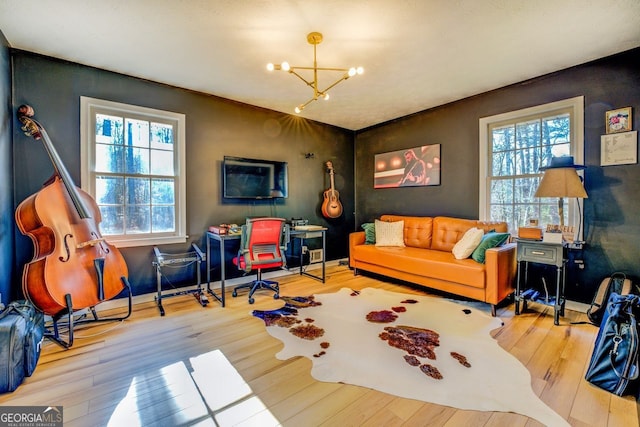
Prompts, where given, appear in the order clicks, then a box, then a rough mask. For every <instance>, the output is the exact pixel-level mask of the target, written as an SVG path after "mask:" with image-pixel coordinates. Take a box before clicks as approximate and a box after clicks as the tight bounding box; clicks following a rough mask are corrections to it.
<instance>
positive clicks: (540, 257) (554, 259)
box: [518, 242, 562, 266]
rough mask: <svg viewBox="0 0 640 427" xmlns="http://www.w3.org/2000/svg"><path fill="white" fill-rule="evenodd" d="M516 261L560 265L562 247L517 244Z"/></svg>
mask: <svg viewBox="0 0 640 427" xmlns="http://www.w3.org/2000/svg"><path fill="white" fill-rule="evenodd" d="M518 261H528V262H539V263H542V264H551V265H556V266H559V265H562V245H557V246H556V245H543V244H535V243H534V244H528V243H522V242H518Z"/></svg>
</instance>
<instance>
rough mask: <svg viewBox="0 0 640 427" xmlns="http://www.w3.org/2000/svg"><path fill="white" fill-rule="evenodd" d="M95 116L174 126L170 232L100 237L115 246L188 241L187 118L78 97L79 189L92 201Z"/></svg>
mask: <svg viewBox="0 0 640 427" xmlns="http://www.w3.org/2000/svg"><path fill="white" fill-rule="evenodd" d="M96 113H102V114H105V113H106V114H113V115H120V116H124V117H136V118H145V119H147V120H150V121H151V120H161V121H169V122H170V123H172V125H173V126H174V131H175V134H174V154H175V156H174V161H175V165H174V172H175V174H174V175H173V176H172V178H174V179H175V191H176V194H175V201H176V207H175V215H176V217H175V225H176V229H175V230H174V231H173V232H171V233H166V232H163V233H147V234H140V235H135V234H127V235H109V236H103V237H105V239H106V240H107V241H108V242H109V243H110V244H113V245H115V246H116V247H134V246H150V245H162V244H171V243H184V242H186V241H187V239H188V236H187V233H186V231H187V226H186V223H187V220H186V206H187V202H186V193H187V192H186V188H187V187H186V153H185V145H186V144H185V141H186V129H185V124H186V117H185V115H184V114H181V113H174V112H170V111H162V110H156V109H153V108H146V107H139V106H135V105H129V104H122V103H119V102H113V101H106V100H102V99H96V98H89V97H86V96H81V97H80V155H81V183H82V189H83V190H84V191H85V192H87V193H88V194H90V195H91V197H93V198H95V191H96V189H95V182H96V181H95V177H96V172H95V164H96V162H95V133H96V132H95V129H96V128H95V117H96Z"/></svg>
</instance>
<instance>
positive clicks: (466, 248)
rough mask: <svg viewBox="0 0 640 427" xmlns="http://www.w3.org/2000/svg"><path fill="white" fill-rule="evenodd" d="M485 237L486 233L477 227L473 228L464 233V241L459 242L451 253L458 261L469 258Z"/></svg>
mask: <svg viewBox="0 0 640 427" xmlns="http://www.w3.org/2000/svg"><path fill="white" fill-rule="evenodd" d="M483 236H484V231H482V230H481V229H479V228H477V227H471V228H470V229H468V230H467V232H466V233H464V236H462V239H460V240H458V243H456V244H455V246H454V247H453V250H452V251H451V253H453V256H454V257H455V258H456V259H465V258H469V257H470V256H471V254H472V253H473V251H474V249H475V248H477V247H478V245H479V244H480V242H481V241H482V237H483Z"/></svg>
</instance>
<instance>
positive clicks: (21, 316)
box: [0, 300, 44, 393]
mask: <svg viewBox="0 0 640 427" xmlns="http://www.w3.org/2000/svg"><path fill="white" fill-rule="evenodd" d="M43 337H44V315H43V314H42V312H40V311H38V310H36V308H35V307H34V306H33V305H32V304H31V303H30V302H29V301H22V300H21V301H14V302H12V303H10V304H9V305H8V306H7V308H5V309H4V310H3V311H2V313H0V393H4V392H7V391H14V390H15V389H16V388H18V386H19V385H20V384H22V381H23V380H24V377H29V376H31V374H33V371H34V370H35V369H36V365H37V364H38V359H39V358H40V349H41V346H42V340H43Z"/></svg>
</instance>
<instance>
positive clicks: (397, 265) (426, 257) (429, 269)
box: [349, 245, 485, 289]
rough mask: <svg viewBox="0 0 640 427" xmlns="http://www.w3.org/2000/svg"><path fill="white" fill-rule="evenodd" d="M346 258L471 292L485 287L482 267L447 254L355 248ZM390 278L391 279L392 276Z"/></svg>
mask: <svg viewBox="0 0 640 427" xmlns="http://www.w3.org/2000/svg"><path fill="white" fill-rule="evenodd" d="M349 256H351V257H353V259H354V261H356V262H359V263H370V264H377V265H380V266H383V267H385V268H389V269H391V270H397V271H403V272H408V273H411V274H417V275H421V276H426V277H431V278H434V279H438V280H443V281H448V282H455V283H461V284H464V285H468V286H471V287H474V288H480V289H483V288H484V287H485V265H484V264H479V263H477V262H475V261H474V260H472V259H470V258H467V259H459V260H458V259H455V257H454V256H453V254H452V253H451V252H443V251H438V250H432V249H420V248H412V247H404V248H401V247H390V246H387V247H377V246H373V245H358V246H356V247H355V248H354V250H353V253H351V254H350V255H349ZM365 269H366V267H365ZM390 276H391V277H395V276H393V275H392V274H391V275H390Z"/></svg>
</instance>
